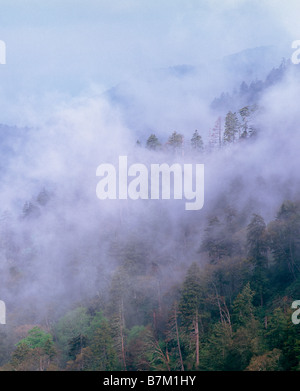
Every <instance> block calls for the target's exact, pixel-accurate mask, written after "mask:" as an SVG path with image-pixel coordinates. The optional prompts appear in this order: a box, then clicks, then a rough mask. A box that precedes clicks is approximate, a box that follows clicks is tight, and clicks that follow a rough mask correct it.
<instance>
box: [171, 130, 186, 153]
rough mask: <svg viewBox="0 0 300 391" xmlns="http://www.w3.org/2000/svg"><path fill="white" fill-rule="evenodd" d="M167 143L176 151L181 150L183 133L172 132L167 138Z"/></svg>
mask: <svg viewBox="0 0 300 391" xmlns="http://www.w3.org/2000/svg"><path fill="white" fill-rule="evenodd" d="M168 145H169V147H170V149H171V150H172V151H173V152H175V153H176V154H177V153H180V152H182V151H183V135H182V134H180V133H177V132H173V133H172V134H171V136H170V137H169V139H168Z"/></svg>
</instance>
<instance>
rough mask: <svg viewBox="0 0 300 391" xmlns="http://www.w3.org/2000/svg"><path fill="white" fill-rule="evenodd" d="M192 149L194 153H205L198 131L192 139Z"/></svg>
mask: <svg viewBox="0 0 300 391" xmlns="http://www.w3.org/2000/svg"><path fill="white" fill-rule="evenodd" d="M191 148H192V150H193V151H194V152H202V151H203V140H202V137H201V136H200V134H199V133H198V130H195V132H194V134H193V137H192V138H191Z"/></svg>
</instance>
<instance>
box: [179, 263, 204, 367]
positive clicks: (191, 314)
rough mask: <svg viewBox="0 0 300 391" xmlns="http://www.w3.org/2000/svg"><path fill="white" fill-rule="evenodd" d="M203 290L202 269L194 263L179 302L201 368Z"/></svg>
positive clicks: (195, 357)
mask: <svg viewBox="0 0 300 391" xmlns="http://www.w3.org/2000/svg"><path fill="white" fill-rule="evenodd" d="M202 294H203V293H202V288H201V285H200V269H199V266H198V265H197V264H196V263H193V264H192V265H191V266H190V267H189V269H188V271H187V274H186V277H185V280H184V282H183V286H182V293H181V298H180V302H179V310H180V312H181V318H182V323H183V326H184V327H185V330H186V333H188V334H189V336H190V344H191V345H192V346H194V354H193V356H194V360H195V361H194V365H195V367H196V368H197V367H198V366H199V348H200V331H199V324H200V322H201V309H200V308H201V307H200V304H201V303H202Z"/></svg>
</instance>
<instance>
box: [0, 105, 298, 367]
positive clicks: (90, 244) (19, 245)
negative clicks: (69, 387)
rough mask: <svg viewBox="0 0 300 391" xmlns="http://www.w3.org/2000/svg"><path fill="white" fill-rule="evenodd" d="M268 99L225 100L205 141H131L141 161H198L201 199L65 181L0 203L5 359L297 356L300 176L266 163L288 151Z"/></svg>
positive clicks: (22, 363)
mask: <svg viewBox="0 0 300 391" xmlns="http://www.w3.org/2000/svg"><path fill="white" fill-rule="evenodd" d="M266 110H267V109H266V108H265V107H264V106H263V105H262V104H261V103H260V102H258V104H256V103H255V104H249V105H246V106H241V107H240V109H239V110H237V111H236V112H233V111H228V112H227V114H226V116H225V117H224V118H223V119H222V122H218V121H217V125H216V127H215V128H213V129H212V130H211V131H210V135H209V137H208V138H207V139H206V141H205V140H204V137H202V135H201V130H199V131H198V130H195V131H194V132H191V134H190V137H189V139H188V138H187V137H184V136H183V135H182V134H181V133H180V132H176V131H174V132H172V133H171V134H170V136H169V138H168V139H166V140H164V139H163V138H161V137H160V135H159V134H155V133H154V132H153V133H152V134H149V136H148V138H147V139H146V142H145V143H142V142H140V141H137V143H136V145H135V146H134V147H133V149H131V152H130V153H129V154H128V157H129V158H130V157H132V158H135V159H141V160H140V161H143V159H145V160H146V161H147V162H148V163H149V162H150V161H151V162H152V161H161V159H162V158H163V159H165V161H168V162H173V161H174V160H176V161H181V160H184V161H191V162H201V163H205V165H206V167H208V174H207V176H208V178H207V182H206V185H207V190H206V192H207V198H208V199H207V200H206V204H205V207H204V208H203V211H198V212H197V213H194V214H193V213H192V214H189V213H188V214H186V211H184V209H183V210H182V211H181V212H180V211H178V210H179V209H180V208H179V205H180V204H173V203H172V202H170V204H168V203H167V204H166V203H164V202H159V203H153V202H152V203H146V202H142V204H140V203H138V204H135V203H134V202H132V203H130V202H125V203H123V204H122V203H117V204H114V206H113V207H110V208H109V210H108V211H107V210H105V208H100V209H99V210H97V209H93V208H94V206H92V207H91V205H90V202H89V201H90V199H89V198H88V196H86V195H85V193H84V191H83V189H82V187H80V186H78V187H75V188H76V189H77V192H74V193H71V191H70V190H68V192H66V189H65V188H63V187H62V184H60V185H59V186H57V187H56V188H55V187H53V186H52V187H51V189H48V188H47V187H45V188H43V189H40V191H38V192H37V193H36V194H35V195H33V196H32V198H31V199H30V200H28V201H27V202H25V203H24V204H23V206H22V208H21V207H20V206H19V209H18V212H17V213H16V214H13V213H11V212H10V211H5V212H3V213H2V217H1V237H0V239H1V257H2V263H1V275H0V280H1V287H2V288H1V289H2V290H1V293H2V294H3V298H4V299H5V301H6V303H7V324H6V325H2V326H1V328H0V335H1V342H0V363H1V370H11V371H29V370H63V371H91V370H93V371H94V370H100V371H113V370H153V371H161V370H165V371H174V370H182V371H183V370H184V371H189V370H200V371H203V370H207V371H220V370H224V371H230V370H238V371H244V370H247V371H266V370H275V371H294V370H300V326H299V325H295V324H294V323H293V322H292V320H291V315H292V312H293V310H292V309H291V304H292V302H293V301H295V300H297V299H300V198H299V197H298V195H299V193H298V192H297V191H298V189H299V186H298V185H299V183H297V178H298V177H297V172H295V171H293V170H292V169H290V168H289V165H288V164H287V165H286V167H285V169H286V170H287V171H286V175H283V176H282V175H281V174H282V172H278V171H277V166H274V167H271V168H268V170H269V171H265V169H264V168H263V166H264V165H268V164H269V162H274V161H275V160H273V159H274V158H275V157H276V159H277V160H279V163H280V162H283V161H285V160H284V159H285V158H286V155H285V154H283V155H281V154H280V153H279V152H278V148H277V147H278V142H279V144H280V143H281V139H280V138H279V141H278V140H277V135H276V132H274V133H273V137H272V138H270V134H269V133H268V130H267V128H268V127H267V126H266V125H265V122H264V121H263V119H264V118H265V117H264V116H265V115H266V114H265V113H266ZM218 124H219V125H218ZM218 126H220V128H218ZM274 126H275V125H274ZM286 126H287V130H288V129H289V126H290V125H288V124H286ZM275 127H276V126H275ZM218 131H220V132H221V133H220V134H218V133H217V136H218V137H217V138H216V132H218ZM285 134H286V133H285ZM219 136H220V137H219ZM286 137H287V136H286ZM289 145H290V144H289ZM262 146H264V147H265V146H267V147H268V148H269V149H268V159H269V160H266V161H264V160H262V159H261V158H259V157H258V156H257V152H256V151H257V150H259V151H261V150H262ZM272 146H273V147H274V148H273V147H272ZM275 146H276V148H275ZM281 147H282V148H285V145H284V144H283V143H281ZM295 148H296V146H295ZM291 151H292V152H291V153H293V149H291ZM130 154H131V155H130ZM275 155H276V156H275ZM253 156H254V157H253ZM255 159H256V161H255ZM211 167H215V168H214V169H212V168H211ZM292 168H294V165H292ZM272 169H273V170H274V171H272ZM217 173H218V175H219V176H217V177H216V178H214V177H213V176H214V175H217ZM229 174H230V175H229ZM276 174H278V175H277V176H276ZM210 175H211V176H212V177H211V176H210ZM280 175H281V176H280ZM279 177H280V179H279ZM295 178H296V179H295ZM217 182H220V183H219V184H218V183H217ZM62 189H63V191H64V193H62ZM285 195H288V196H291V197H288V198H286V197H285ZM64 196H66V197H67V201H64V202H67V203H68V208H69V209H68V213H67V214H66V213H65V207H64V205H65V204H62V200H63V198H64ZM94 197H95V196H94ZM271 199H272V202H271ZM106 205H107V204H106ZM94 214H95V216H94ZM4 287H5V288H4Z"/></svg>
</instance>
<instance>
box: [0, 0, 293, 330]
mask: <svg viewBox="0 0 300 391" xmlns="http://www.w3.org/2000/svg"><path fill="white" fill-rule="evenodd" d="M28 3H29V4H30V6H29V10H32V8H30V7H33V5H36V2H34V1H30V2H28ZM75 3H76V5H75V8H74V10H76V9H77V12H75V11H74V12H73V13H71V14H70V15H68V16H67V14H68V11H69V9H70V2H67V1H66V2H65V6H63V7H62V6H61V7H62V8H60V6H58V3H56V2H53V4H54V5H53V6H52V5H51V6H50V5H49V6H48V7H47V10H46V7H45V9H44V8H43V7H41V6H40V7H38V8H36V14H33V13H30V12H29V11H28V10H27V11H26V10H23V11H24V15H25V16H26V17H25V18H24V19H21V18H20V15H21V11H22V9H19V10H18V11H16V14H13V13H12V11H11V9H10V8H9V5H8V3H6V2H4V4H3V7H4V9H5V10H6V12H7V15H10V16H11V18H10V19H9V20H10V22H9V23H8V22H6V24H5V25H4V26H6V27H5V28H6V29H5V30H4V33H3V35H4V36H3V37H0V38H1V39H2V38H3V39H5V40H6V43H7V47H8V49H9V50H8V56H9V57H8V61H7V65H5V67H6V68H3V67H2V68H1V69H0V73H1V74H0V77H1V80H4V78H5V77H6V80H5V81H4V82H3V84H2V87H1V104H2V107H3V112H2V113H1V122H2V123H3V124H7V125H8V126H7V127H5V126H4V125H3V126H2V127H1V129H2V130H1V151H2V156H3V158H2V161H1V183H0V189H1V205H0V213H1V216H2V217H1V223H0V230H1V237H0V240H1V243H0V244H1V246H0V250H1V253H0V256H1V258H0V259H1V262H0V270H1V274H0V298H1V300H3V301H5V302H6V303H7V317H8V323H9V322H11V323H14V322H15V323H26V322H28V323H34V322H42V321H43V320H44V319H45V318H47V317H48V316H51V317H58V316H61V315H62V314H63V313H64V311H65V310H66V309H68V308H70V306H72V305H73V304H74V303H77V302H82V301H84V300H88V299H91V298H93V297H95V296H98V297H102V296H103V297H105V295H106V293H107V289H108V287H109V284H110V280H111V277H112V275H113V273H114V272H115V270H116V269H117V267H118V266H119V265H120V264H121V263H122V256H123V255H122V254H124V252H126V251H127V248H128V246H129V247H130V246H131V245H132V246H137V247H139V251H140V256H141V257H142V258H143V259H146V265H150V264H151V263H156V264H158V265H159V266H160V268H161V279H162V281H163V285H164V289H165V290H167V289H168V288H171V286H172V284H174V283H175V282H176V281H178V280H179V279H180V278H182V276H183V275H184V273H185V271H186V268H187V267H188V265H189V264H190V263H191V262H193V261H195V260H196V261H199V262H200V263H201V264H202V265H204V264H205V263H206V258H205V254H201V252H199V249H200V246H201V241H202V239H203V235H204V229H205V227H206V226H207V222H208V219H209V218H210V217H211V216H213V215H219V216H222V214H223V213H225V211H226V210H227V209H228V208H232V209H234V210H236V211H237V213H240V215H241V216H243V218H244V224H245V225H247V224H248V223H249V220H250V218H251V214H252V213H260V214H261V215H262V216H263V217H264V218H265V220H266V221H267V222H268V221H270V220H271V219H273V218H274V217H275V215H276V212H277V210H278V208H279V206H280V204H281V203H282V202H283V201H284V200H285V199H291V200H296V199H297V197H298V194H299V190H300V189H299V184H300V181H299V166H300V157H299V152H298V150H299V148H298V147H299V141H300V140H299V137H300V136H299V129H298V126H299V108H298V104H297V102H299V75H298V72H297V70H298V68H297V66H294V65H291V66H290V67H289V68H288V70H287V71H286V73H285V76H284V78H283V80H281V81H278V82H276V83H274V85H273V86H270V87H269V88H267V89H266V90H264V91H263V93H262V97H261V99H260V101H259V102H257V104H258V105H259V106H260V107H261V110H260V112H259V114H258V115H257V116H256V118H255V126H256V128H257V129H258V131H257V137H255V138H253V139H249V140H245V141H243V142H240V143H236V144H233V145H231V146H227V147H226V148H225V147H224V148H222V149H220V150H216V151H213V152H208V150H205V152H204V153H202V154H199V155H198V156H191V155H189V142H190V139H191V137H192V134H193V132H194V130H195V129H198V130H199V132H200V134H201V135H202V137H203V139H204V143H205V146H206V147H207V146H208V143H209V130H210V128H212V127H213V126H214V123H215V121H216V119H217V115H218V113H217V112H216V111H212V110H211V102H212V100H213V99H214V98H215V97H217V96H219V95H220V94H221V93H222V92H229V93H231V92H232V91H233V90H234V89H238V88H239V86H240V84H241V82H242V81H246V82H247V83H250V82H251V81H255V79H260V80H265V78H266V76H267V74H268V73H269V72H270V71H271V70H272V68H273V67H278V66H279V65H280V60H281V58H282V57H283V56H285V55H290V54H291V52H292V51H291V49H290V45H291V41H292V40H294V39H297V38H299V37H297V36H293V34H296V28H294V29H293V28H291V27H290V28H287V26H286V23H282V20H281V19H280V18H279V13H278V10H279V9H280V10H282V12H284V13H285V15H286V18H288V17H290V15H291V14H292V12H291V9H290V7H296V3H295V2H293V1H290V2H287V3H289V6H290V7H288V6H287V5H285V6H284V8H282V7H283V6H282V5H281V4H280V5H279V3H278V2H270V1H262V2H249V1H225V2H222V3H221V2H217V1H212V2H209V5H208V2H204V1H199V2H196V1H189V2H187V5H186V6H184V7H183V6H182V4H181V3H180V2H178V1H176V2H172V5H171V2H166V4H164V5H163V6H162V5H151V6H150V5H149V4H148V3H147V6H146V3H145V2H137V1H130V2H127V6H126V7H125V6H124V3H123V2H118V1H116V2H114V5H111V2H106V1H103V2H100V3H101V7H100V6H98V3H97V2H94V1H89V2H85V4H86V3H87V6H86V7H83V3H82V2H80V1H78V2H75ZM141 3H143V4H142V5H141ZM274 4H275V5H274ZM76 7H77V8H76ZM144 7H145V8H144ZM251 7H253V8H251ZM297 7H298V5H297ZM84 8H85V11H84V12H83V14H82V15H81V11H82V10H83V9H84ZM93 11H97V12H96V14H94V12H93ZM100 11H101V12H100ZM257 12H259V14H257ZM141 13H142V15H143V18H144V19H140V17H141ZM46 15H47V17H46ZM57 15H59V16H60V17H59V18H58V19H56V16H57ZM257 15H258V17H257ZM105 16H107V18H105ZM200 16H201V17H202V18H203V19H201V21H202V22H203V23H202V22H201V23H200V22H199V24H198V18H199V17H200ZM81 17H82V19H81ZM239 17H240V18H241V19H236V18H239ZM14 18H15V19H14ZM65 18H66V20H67V23H66V25H65V23H64V22H65ZM232 18H235V19H234V20H237V24H236V25H234V26H232V23H231V20H232ZM13 19H14V20H13ZM143 20H145V25H143V23H142V21H143ZM284 20H285V19H284ZM267 21H269V23H267ZM89 22H91V23H92V24H91V26H90V27H88V23H89ZM100 22H101V23H100ZM244 22H247V23H246V25H245V24H244ZM254 22H255V23H259V24H260V25H261V26H263V29H258V28H256V27H255V26H254V25H253V24H254ZM151 23H153V24H151ZM243 26H244V27H243ZM229 27H230V28H229ZM66 28H69V29H70V30H68V35H67V36H65V35H63V36H64V37H65V40H64V41H63V42H62V44H59V45H58V40H59V37H60V34H63V33H64V31H65V29H66ZM111 29H112V30H111ZM241 29H242V34H239V32H240V31H241ZM39 31H43V34H44V35H43V39H44V44H42V43H41V40H40V39H41V38H40V36H39V35H38V34H37V32H39ZM108 31H110V32H112V31H113V32H114V34H112V35H107V34H108V33H107V32H108ZM23 32H26V34H25V35H23V36H21V34H22V33H23ZM123 32H126V34H125V35H122V34H123ZM105 33H106V34H105ZM204 33H205V36H204V35H203V34H204ZM81 34H83V36H82V35H81ZM152 34H153V35H152ZM5 35H6V36H5ZM78 37H80V38H78ZM91 37H93V40H92V39H91ZM100 37H104V38H102V39H101V43H103V45H102V44H100V43H99V42H100V41H99V39H100ZM291 38H292V39H291ZM289 39H291V41H289ZM95 40H96V41H97V45H96V44H95V45H94V46H93V45H92V44H91V42H95ZM158 40H159V44H158ZM221 41H222V43H220V42H221ZM26 42H27V43H28V42H31V48H29V46H26ZM32 42H33V44H32ZM71 42H73V45H71ZM74 42H75V43H76V44H75V43H74ZM85 43H87V44H86V46H85ZM285 43H287V44H286V45H285ZM23 44H24V45H23ZM275 44H276V46H275V47H274V45H275ZM51 45H52V46H51ZM45 46H46V48H47V50H45ZM79 47H80V53H79ZM198 47H199V49H198ZM257 47H263V48H265V49H264V50H265V52H267V53H269V55H267V56H266V57H265V58H261V57H260V53H261V50H258V51H257V52H256V51H254V52H252V54H251V56H250V57H251V61H252V62H253V64H257V66H256V67H255V69H256V71H253V69H250V71H251V72H250V71H249V69H248V68H247V67H246V65H247V64H245V62H244V60H243V61H240V62H239V61H237V58H244V59H245V58H246V61H247V58H249V59H250V57H249V53H248V54H246V55H245V53H244V54H242V55H241V56H242V57H239V56H238V55H237V54H236V53H239V52H240V51H244V50H246V49H250V48H252V49H253V48H254V49H255V48H257ZM270 47H271V48H272V49H270ZM28 48H29V49H28ZM95 48H97V51H95V52H94V50H95ZM98 48H99V51H98ZM100 48H101V50H100ZM27 49H28V50H29V51H28V52H27ZM81 49H82V52H81ZM64 50H65V52H64V53H63V51H64ZM30 51H31V52H30ZM10 53H11V57H10ZM20 53H23V54H24V57H23V59H22V61H20ZM234 54H235V56H234V57H228V56H229V55H234ZM226 56H227V57H226ZM236 56H238V57H236ZM243 56H244V57H243ZM66 59H67V62H66V64H65V61H66ZM75 59H78V61H77V60H76V61H74V60H75ZM120 59H121V60H122V61H119V60H120ZM18 60H19V61H20V62H19V63H18V64H17V62H18ZM249 61H250V60H249ZM20 64H22V66H21V65H20ZM183 65H184V66H183ZM68 66H70V68H68ZM253 66H254V65H253ZM35 70H36V71H35ZM249 72H250V73H249ZM240 108H242V107H240ZM230 109H231V108H230V107H229V108H228V110H230ZM219 115H221V116H222V129H223V130H224V113H223V112H221V113H219ZM15 125H16V126H17V127H14V126H15ZM173 131H177V132H179V133H182V134H183V135H184V140H185V144H184V145H185V153H184V156H182V155H180V156H178V155H175V156H174V155H172V154H170V152H168V151H167V150H165V149H163V150H162V151H149V150H147V149H146V148H145V143H146V140H147V138H148V137H149V135H150V134H151V133H155V134H156V135H157V137H158V138H159V139H160V141H161V143H162V144H165V143H166V142H167V140H168V137H169V136H170V135H171V133H172V132H173ZM137 139H139V140H140V141H141V143H142V146H141V147H138V146H137V145H136V140H137ZM121 155H125V156H128V160H129V162H130V164H132V163H144V164H146V165H150V164H151V163H164V162H167V163H172V162H178V163H181V164H183V163H185V162H188V163H190V162H193V163H194V164H195V163H203V164H204V165H205V202H204V207H203V209H201V210H199V211H186V210H185V208H184V201H185V200H179V201H177V200H170V201H167V200H159V201H156V200H137V201H133V200H127V201H126V200H105V201H101V200H99V199H98V198H97V196H96V186H97V183H98V180H99V178H97V177H96V169H97V167H98V165H99V164H102V163H111V164H115V165H116V166H117V162H118V157H119V156H121Z"/></svg>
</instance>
